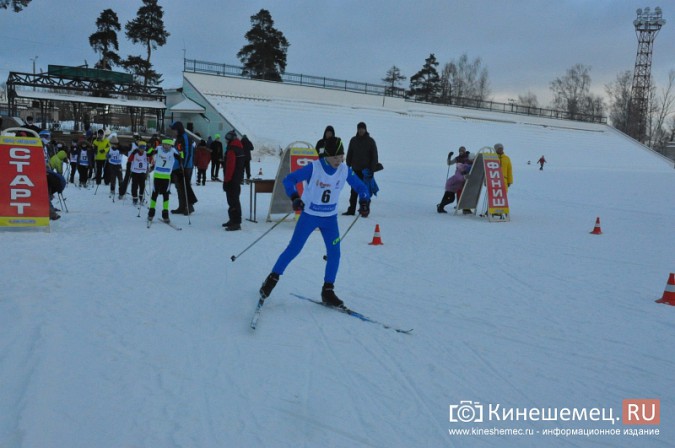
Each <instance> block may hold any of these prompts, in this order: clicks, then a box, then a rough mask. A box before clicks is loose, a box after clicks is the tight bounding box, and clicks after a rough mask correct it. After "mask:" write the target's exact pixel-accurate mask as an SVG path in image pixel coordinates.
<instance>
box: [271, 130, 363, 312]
mask: <svg viewBox="0 0 675 448" xmlns="http://www.w3.org/2000/svg"><path fill="white" fill-rule="evenodd" d="M319 156H320V157H319V159H318V160H315V161H313V162H312V163H310V164H308V165H306V166H304V167H303V168H301V169H299V170H296V171H294V172H292V173H290V174H289V175H287V176H286V177H285V178H284V180H283V184H284V188H285V189H286V194H287V195H288V196H289V197H290V198H291V200H292V201H293V210H296V211H301V212H302V213H301V214H300V218H299V219H298V222H297V224H296V225H295V231H294V232H293V236H292V237H291V241H290V242H289V244H288V247H286V249H285V250H284V251H283V252H282V253H281V255H280V256H279V258H278V260H277V262H276V264H275V265H274V267H273V268H272V272H271V273H270V274H269V275H268V276H267V278H266V279H265V281H264V282H263V284H262V287H261V288H260V297H261V298H262V299H265V298H267V297H269V295H270V294H271V293H272V290H273V289H274V287H275V286H276V284H277V282H278V281H279V276H280V275H282V274H283V273H284V271H285V270H286V267H287V266H288V265H289V264H290V262H291V261H293V259H294V258H295V257H296V256H297V255H298V254H299V253H300V251H301V250H302V247H303V246H304V244H305V242H306V241H307V238H309V236H310V235H311V234H312V232H313V231H314V229H316V228H318V229H319V230H320V231H321V236H322V237H323V241H324V243H325V245H326V253H327V263H326V270H325V274H324V284H323V288H322V290H321V300H322V301H323V302H324V303H325V304H327V305H330V306H336V307H339V306H342V305H343V302H342V300H340V299H339V298H338V297H337V295H336V294H335V292H334V290H333V289H334V282H335V278H336V277H337V271H338V267H339V265H340V229H339V228H338V212H337V203H338V198H339V196H340V191H342V189H343V187H344V186H345V182H346V183H349V185H350V186H351V187H352V188H353V189H354V190H356V191H357V193H358V196H359V204H360V208H359V214H360V215H361V216H363V217H367V216H368V214H369V212H370V196H369V194H368V189H367V187H366V185H365V184H364V183H363V182H362V181H361V179H359V178H358V177H357V176H356V174H354V172H353V171H352V169H351V168H349V167H347V165H345V164H344V148H343V146H342V140H341V139H340V138H339V137H330V138H327V139H325V142H324V147H323V152H322V153H321V154H320V155H319ZM302 181H306V182H307V185H306V187H305V189H304V191H303V193H302V198H300V195H299V194H298V191H297V190H296V187H295V186H296V184H297V183H298V182H302ZM305 204H306V206H305Z"/></svg>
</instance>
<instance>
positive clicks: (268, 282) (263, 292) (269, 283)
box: [260, 272, 279, 299]
mask: <svg viewBox="0 0 675 448" xmlns="http://www.w3.org/2000/svg"><path fill="white" fill-rule="evenodd" d="M278 281H279V274H275V273H274V272H272V273H271V274H270V275H268V276H267V278H266V279H265V281H264V282H263V284H262V286H261V287H260V298H262V299H266V298H268V297H269V296H270V294H272V290H273V289H274V287H275V286H276V285H277V282H278Z"/></svg>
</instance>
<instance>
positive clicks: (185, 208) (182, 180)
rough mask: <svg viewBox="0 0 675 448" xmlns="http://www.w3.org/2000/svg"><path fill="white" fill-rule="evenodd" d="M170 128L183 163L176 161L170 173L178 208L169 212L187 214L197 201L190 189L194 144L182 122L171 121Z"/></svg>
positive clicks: (193, 209) (191, 211)
mask: <svg viewBox="0 0 675 448" xmlns="http://www.w3.org/2000/svg"><path fill="white" fill-rule="evenodd" d="M171 129H172V130H174V131H175V132H176V141H175V143H174V147H175V148H176V150H178V152H180V153H181V154H182V156H181V162H182V163H183V165H182V166H181V165H179V164H178V161H176V162H175V164H174V166H173V171H172V173H171V182H172V183H173V184H175V185H176V196H178V208H176V209H174V210H171V213H177V214H179V215H189V214H191V213H194V211H195V208H194V204H196V203H197V196H196V195H195V193H194V191H193V190H192V170H193V168H194V159H195V146H194V145H193V142H192V140H191V139H190V137H189V136H188V134H187V132H186V131H185V128H184V127H183V122H181V121H176V122H174V123H172V124H171Z"/></svg>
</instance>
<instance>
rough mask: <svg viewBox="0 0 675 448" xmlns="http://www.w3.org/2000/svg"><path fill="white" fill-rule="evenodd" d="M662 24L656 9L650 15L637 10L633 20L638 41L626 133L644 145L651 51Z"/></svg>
mask: <svg viewBox="0 0 675 448" xmlns="http://www.w3.org/2000/svg"><path fill="white" fill-rule="evenodd" d="M665 24H666V21H665V20H664V19H663V17H662V16H661V8H659V7H658V6H657V7H656V8H654V12H652V11H651V10H650V9H649V8H648V7H647V8H645V9H638V10H637V18H636V19H635V20H634V21H633V25H635V34H636V35H637V38H638V50H637V56H636V57H635V71H634V72H633V86H632V91H631V104H630V110H629V120H630V121H629V134H630V136H631V137H633V138H634V139H636V140H638V141H640V142H644V141H645V138H646V135H647V116H648V114H649V91H650V88H651V73H652V48H653V46H654V39H655V38H656V35H657V34H658V32H659V30H661V27H662V26H663V25H665Z"/></svg>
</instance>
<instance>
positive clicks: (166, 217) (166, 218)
mask: <svg viewBox="0 0 675 448" xmlns="http://www.w3.org/2000/svg"><path fill="white" fill-rule="evenodd" d="M162 221H164V222H171V220H170V219H169V211H168V210H162Z"/></svg>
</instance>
